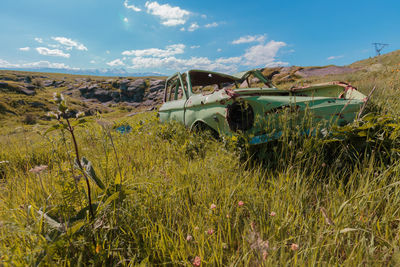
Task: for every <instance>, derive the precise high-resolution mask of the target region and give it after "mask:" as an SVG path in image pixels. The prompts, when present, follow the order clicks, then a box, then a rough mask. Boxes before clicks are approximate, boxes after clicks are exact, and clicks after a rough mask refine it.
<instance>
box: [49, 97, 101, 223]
mask: <svg viewBox="0 0 400 267" xmlns="http://www.w3.org/2000/svg"><path fill="white" fill-rule="evenodd" d="M54 102H55V103H56V104H57V110H56V112H51V113H49V116H50V117H52V118H54V119H56V120H57V123H56V124H54V125H53V126H52V127H50V128H49V129H48V130H47V131H46V133H48V132H51V131H54V130H57V129H61V130H66V131H68V132H69V133H70V135H71V139H72V143H73V147H74V151H75V168H77V169H78V170H79V171H80V172H81V173H82V175H83V177H84V178H85V182H86V186H87V197H88V202H89V212H90V217H91V219H94V218H95V213H94V211H93V205H92V197H91V188H90V183H89V179H91V180H92V181H93V182H94V183H95V184H96V185H97V186H99V187H100V188H101V189H104V188H105V187H104V185H103V183H102V182H101V180H100V179H99V178H98V177H97V176H96V173H95V171H94V169H93V166H92V163H91V162H90V161H88V160H87V159H86V158H85V157H81V156H80V154H79V146H78V142H77V139H76V136H75V132H74V130H75V127H77V126H80V125H83V124H84V123H86V120H85V119H84V118H82V117H83V115H84V113H83V112H78V113H77V114H76V116H75V118H71V117H70V114H69V113H68V106H67V102H66V100H65V99H64V96H63V95H62V94H60V93H55V94H54ZM71 119H72V121H71Z"/></svg>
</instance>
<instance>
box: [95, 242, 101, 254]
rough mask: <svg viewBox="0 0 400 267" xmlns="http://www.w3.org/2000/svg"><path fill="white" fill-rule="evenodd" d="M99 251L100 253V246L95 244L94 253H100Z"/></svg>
mask: <svg viewBox="0 0 400 267" xmlns="http://www.w3.org/2000/svg"><path fill="white" fill-rule="evenodd" d="M100 251H101V246H100V244H97V246H96V253H100Z"/></svg>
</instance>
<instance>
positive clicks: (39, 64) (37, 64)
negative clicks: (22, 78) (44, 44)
mask: <svg viewBox="0 0 400 267" xmlns="http://www.w3.org/2000/svg"><path fill="white" fill-rule="evenodd" d="M21 67H22V68H52V69H79V68H71V67H70V66H68V65H65V64H64V63H52V62H49V61H38V62H30V63H24V64H21Z"/></svg>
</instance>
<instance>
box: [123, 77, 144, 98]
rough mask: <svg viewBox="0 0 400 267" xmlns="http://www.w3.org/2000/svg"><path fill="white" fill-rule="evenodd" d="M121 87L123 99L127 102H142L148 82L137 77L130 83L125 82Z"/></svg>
mask: <svg viewBox="0 0 400 267" xmlns="http://www.w3.org/2000/svg"><path fill="white" fill-rule="evenodd" d="M120 88H121V100H122V101H127V102H141V101H142V100H143V97H144V91H145V89H146V82H145V81H144V80H143V79H137V80H135V81H133V82H129V83H128V84H126V83H124V87H120Z"/></svg>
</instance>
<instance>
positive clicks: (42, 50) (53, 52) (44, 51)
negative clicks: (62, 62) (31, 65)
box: [36, 47, 71, 58]
mask: <svg viewBox="0 0 400 267" xmlns="http://www.w3.org/2000/svg"><path fill="white" fill-rule="evenodd" d="M36 51H37V52H38V53H39V54H41V55H44V56H54V57H65V58H69V57H70V56H71V55H70V54H67V53H64V52H63V51H62V50H60V49H49V48H47V47H37V48H36Z"/></svg>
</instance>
